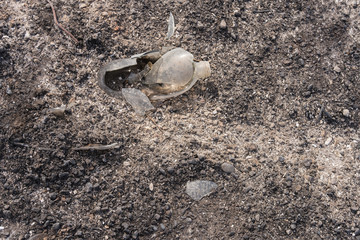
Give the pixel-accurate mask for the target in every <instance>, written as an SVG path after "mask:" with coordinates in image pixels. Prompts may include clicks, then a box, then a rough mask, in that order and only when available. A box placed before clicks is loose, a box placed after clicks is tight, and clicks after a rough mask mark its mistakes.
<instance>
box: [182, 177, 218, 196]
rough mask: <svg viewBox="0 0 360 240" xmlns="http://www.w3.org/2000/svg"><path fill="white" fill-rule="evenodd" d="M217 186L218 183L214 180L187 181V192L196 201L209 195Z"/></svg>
mask: <svg viewBox="0 0 360 240" xmlns="http://www.w3.org/2000/svg"><path fill="white" fill-rule="evenodd" d="M215 188H217V184H216V183H214V182H212V181H206V180H196V181H192V182H187V183H186V193H187V194H188V195H189V196H190V197H191V198H192V199H194V200H196V201H199V200H201V199H202V198H203V197H205V196H207V195H209V194H210V193H211V192H212V191H213V190H214V189H215Z"/></svg>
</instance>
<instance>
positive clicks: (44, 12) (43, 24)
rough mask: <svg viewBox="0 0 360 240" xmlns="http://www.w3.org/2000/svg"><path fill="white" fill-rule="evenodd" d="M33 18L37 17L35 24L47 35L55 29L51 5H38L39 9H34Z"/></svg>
mask: <svg viewBox="0 0 360 240" xmlns="http://www.w3.org/2000/svg"><path fill="white" fill-rule="evenodd" d="M32 12H33V15H32V17H33V16H36V18H35V19H34V23H35V24H36V25H37V26H39V27H40V28H41V29H42V30H43V31H45V32H46V33H48V34H49V33H50V32H51V30H52V29H53V28H54V27H55V22H54V17H53V13H52V9H51V7H50V5H49V4H47V3H46V4H41V5H40V4H37V7H36V8H35V9H33V11H32Z"/></svg>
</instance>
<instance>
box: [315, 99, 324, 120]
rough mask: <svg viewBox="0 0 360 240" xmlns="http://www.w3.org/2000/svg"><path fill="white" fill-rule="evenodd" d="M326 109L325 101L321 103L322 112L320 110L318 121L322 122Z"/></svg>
mask: <svg viewBox="0 0 360 240" xmlns="http://www.w3.org/2000/svg"><path fill="white" fill-rule="evenodd" d="M324 111H325V103H323V104H322V105H321V109H320V112H319V115H318V117H317V118H316V122H320V120H321V117H322V115H323V113H324Z"/></svg>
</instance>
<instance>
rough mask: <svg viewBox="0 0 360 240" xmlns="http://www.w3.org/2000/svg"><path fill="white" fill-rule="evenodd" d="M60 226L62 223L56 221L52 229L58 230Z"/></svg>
mask: <svg viewBox="0 0 360 240" xmlns="http://www.w3.org/2000/svg"><path fill="white" fill-rule="evenodd" d="M60 227H61V225H60V223H54V225H52V229H53V230H54V231H58V230H59V229H60Z"/></svg>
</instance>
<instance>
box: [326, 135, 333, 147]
mask: <svg viewBox="0 0 360 240" xmlns="http://www.w3.org/2000/svg"><path fill="white" fill-rule="evenodd" d="M331 142H332V137H328V138H327V139H326V141H325V145H326V146H328V145H329V144H330V143H331Z"/></svg>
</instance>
